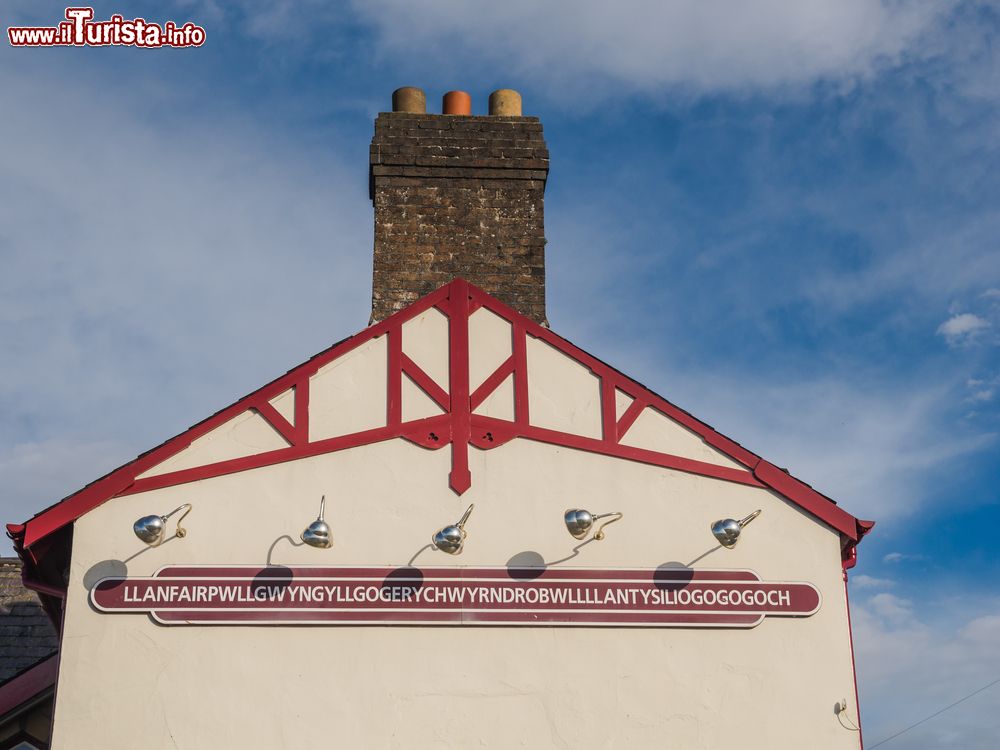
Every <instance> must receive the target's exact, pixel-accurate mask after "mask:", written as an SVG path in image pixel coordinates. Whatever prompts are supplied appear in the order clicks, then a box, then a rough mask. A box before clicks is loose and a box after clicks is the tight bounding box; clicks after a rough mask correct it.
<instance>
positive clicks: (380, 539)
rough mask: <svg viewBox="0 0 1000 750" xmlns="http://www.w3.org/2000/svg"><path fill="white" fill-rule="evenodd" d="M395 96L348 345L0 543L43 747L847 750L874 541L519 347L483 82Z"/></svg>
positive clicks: (506, 121)
mask: <svg viewBox="0 0 1000 750" xmlns="http://www.w3.org/2000/svg"><path fill="white" fill-rule="evenodd" d="M393 100H394V106H393V109H394V111H393V112H391V113H383V114H381V115H379V117H378V119H377V120H376V123H375V136H374V138H373V141H372V146H371V170H370V185H371V194H372V200H373V203H374V206H375V254H374V287H373V295H372V297H373V310H372V322H371V324H370V325H369V327H367V328H366V329H365V330H363V331H361V332H360V333H358V334H357V335H355V336H352V337H351V338H348V339H345V340H344V341H341V342H340V343H338V344H336V345H334V346H332V347H330V348H329V349H327V350H326V351H324V352H321V353H320V354H318V355H316V356H315V357H313V358H312V359H310V360H309V361H307V362H305V363H303V364H301V365H299V366H297V367H295V368H293V369H292V370H289V371H288V372H287V373H286V374H285V375H282V376H281V377H279V378H277V379H276V380H274V381H272V382H271V383H269V384H267V385H265V386H264V387H262V388H261V389H259V390H257V391H255V392H253V393H251V394H249V395H247V396H245V397H243V398H241V399H239V400H238V401H236V402H235V403H234V404H232V405H231V406H228V407H226V408H225V409H223V410H221V411H219V412H218V413H216V414H215V415H213V416H211V417H209V418H208V419H206V420H205V421H203V422H201V423H199V424H197V425H195V426H194V427H192V428H191V429H189V430H187V431H186V432H184V433H182V434H181V435H178V436H176V437H174V438H172V439H170V440H168V441H166V442H165V443H163V444H162V445H160V446H159V447H157V448H154V449H153V450H151V451H149V452H148V453H145V454H143V455H141V456H139V457H138V458H137V459H135V460H134V461H132V462H131V463H129V464H126V465H125V466H123V467H121V468H119V469H117V470H116V471H114V472H112V473H111V474H109V475H107V476H105V477H103V478H100V479H98V480H96V481H95V482H93V483H92V484H90V485H88V486H87V487H85V488H84V489H82V490H80V491H79V492H77V493H75V494H74V495H71V496H69V497H67V498H66V499H64V500H62V501H61V502H59V503H57V504H55V505H53V506H52V507H50V508H48V509H46V510H44V511H42V512H40V513H39V514H38V515H36V516H35V517H33V518H31V519H29V520H28V521H27V522H25V523H23V524H16V525H10V526H9V527H8V529H9V532H10V534H11V535H12V536H13V538H14V539H15V545H16V547H17V550H18V553H19V554H20V556H21V557H22V559H23V560H24V566H25V567H24V582H25V585H27V586H28V587H30V588H32V589H34V590H35V591H37V592H38V593H39V595H40V597H41V600H42V603H43V605H44V606H45V607H46V608H47V610H48V611H49V612H50V613H51V614H52V616H53V619H54V621H56V622H61V632H60V637H61V648H60V653H59V665H58V667H59V668H58V682H57V687H56V700H55V706H54V718H53V725H52V740H51V747H52V748H54V749H55V750H66V749H68V748H97V747H100V748H115V749H117V748H122V749H124V748H134V747H136V743H137V742H140V740H141V746H142V747H146V748H168V747H171V748H172V747H178V748H218V747H303V746H312V745H315V744H317V743H323V744H326V743H333V744H337V745H339V744H345V745H349V746H353V747H364V748H376V747H407V748H414V747H420V748H434V747H458V748H464V747H472V746H477V747H495V748H509V747H514V746H525V747H572V748H597V747H601V748H604V747H629V748H635V747H650V748H652V747H663V746H670V747H683V748H717V747H723V746H727V745H730V744H732V742H733V740H734V738H736V739H738V745H739V746H740V747H745V748H774V747H801V746H803V745H806V744H808V745H809V746H814V747H822V748H857V747H859V746H860V732H859V731H858V730H857V726H858V722H859V719H858V708H857V694H856V689H855V676H854V664H853V650H852V645H851V632H850V617H849V608H848V600H847V588H846V571H847V569H848V568H850V567H851V566H852V565H853V564H854V560H855V554H856V546H857V544H858V542H859V541H860V540H861V538H862V537H863V536H864V534H865V533H866V532H867V531H868V530H869V529H870V528H871V527H872V523H871V522H868V521H861V520H859V519H857V518H855V517H854V516H852V515H850V514H849V513H848V512H846V511H844V510H843V509H841V508H839V507H838V506H837V505H836V504H835V503H834V502H833V501H832V500H830V499H829V498H827V497H825V496H823V495H822V494H820V493H818V492H817V491H815V490H813V489H812V488H811V487H809V485H807V484H805V483H803V482H802V481H800V480H798V479H796V478H795V477H793V476H791V475H790V474H789V473H788V472H786V471H784V470H783V469H781V468H779V467H777V466H775V465H774V464H772V463H770V462H768V461H767V460H765V459H763V458H761V457H760V456H758V455H756V454H754V453H753V452H751V451H750V450H748V449H747V448H744V447H743V446H741V445H740V444H738V443H736V442H735V441H733V440H731V439H730V438H727V437H725V436H723V435H721V434H719V433H718V432H716V431H715V430H713V429H712V428H711V427H710V426H708V425H706V424H705V423H703V422H701V421H699V420H698V419H697V418H695V417H694V416H692V415H691V414H688V413H687V412H685V411H683V410H682V409H680V408H678V407H677V406H675V405H674V404H672V403H670V402H669V401H668V400H666V399H664V398H663V397H661V396H659V395H657V394H656V393H654V392H653V391H651V390H650V389H648V388H646V387H645V386H643V385H641V384H639V383H637V382H635V381H634V380H632V379H630V378H629V377H627V376H626V375H624V374H623V373H621V372H619V371H618V370H616V369H614V368H613V367H612V366H610V365H608V364H606V363H604V362H602V361H601V360H600V359H598V358H597V357H595V356H593V355H591V354H589V353H587V352H585V351H583V350H581V349H580V348H578V347H576V346H575V345H573V344H572V343H570V342H569V341H567V340H565V339H563V338H561V337H560V336H559V335H558V334H556V333H555V332H553V331H552V330H550V329H549V328H548V326H547V319H546V313H545V298H544V292H545V286H544V283H545V281H544V280H545V274H544V248H545V237H544V222H543V209H544V202H543V198H544V188H545V181H546V178H547V174H548V166H549V162H548V151H547V147H546V145H545V141H544V138H543V134H542V127H541V124H540V123H539V122H538V120H537V119H536V118H532V117H523V116H521V112H520V98H519V97H518V96H517V95H516V94H515V93H514V92H510V91H501V92H496V93H495V94H494V95H493V96H492V97H491V102H490V104H491V106H490V110H491V112H490V115H488V116H479V117H474V116H471V115H470V114H469V112H470V108H469V99H468V96H467V95H465V94H462V93H461V92H451V93H449V94H448V95H446V96H445V102H444V110H445V114H441V115H432V114H426V113H425V111H424V108H425V107H424V98H423V93H422V92H420V91H419V90H416V89H401V90H399V91H397V92H396V93H395V94H394V97H393ZM654 345H655V344H654ZM317 514H318V516H319V517H317ZM314 519H315V520H314ZM751 522H752V525H751ZM612 524H613V525H612ZM306 527H308V528H306ZM303 529H305V531H303ZM435 529H440V531H438V532H436V533H435ZM432 535H433V536H432ZM137 537H138V538H137ZM331 542H332V543H331ZM463 545H464V549H463ZM458 553H461V554H460V555H459V554H458Z"/></svg>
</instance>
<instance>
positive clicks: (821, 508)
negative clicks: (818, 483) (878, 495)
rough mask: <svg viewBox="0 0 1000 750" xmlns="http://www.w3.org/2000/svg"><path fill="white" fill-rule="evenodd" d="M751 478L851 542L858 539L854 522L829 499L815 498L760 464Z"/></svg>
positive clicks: (788, 477) (813, 492) (802, 486)
mask: <svg viewBox="0 0 1000 750" xmlns="http://www.w3.org/2000/svg"><path fill="white" fill-rule="evenodd" d="M753 473H754V476H755V477H757V479H759V480H760V481H761V482H763V483H764V484H765V485H767V486H768V487H770V488H771V489H773V490H776V491H778V492H779V493H781V494H782V495H784V496H785V497H787V498H789V499H792V500H795V502H796V503H798V505H799V506H801V507H802V508H803V509H805V510H807V511H809V512H810V513H812V514H813V515H814V516H818V517H819V518H822V519H823V520H824V521H825V522H826V523H828V524H829V525H830V526H832V527H833V528H835V529H836V530H837V531H839V532H840V533H841V534H844V535H845V536H847V537H848V538H849V539H852V540H854V541H855V542H856V541H858V540H859V539H860V538H861V535H860V532H859V530H858V519H857V518H855V517H854V516H852V515H851V514H850V513H848V512H847V511H846V510H843V509H842V508H838V507H837V506H836V505H834V504H833V502H831V501H830V499H829V498H827V497H825V496H823V495H821V494H819V493H818V492H816V490H814V489H813V488H812V487H810V486H809V485H807V484H805V483H804V482H802V481H800V480H798V479H796V478H795V477H793V476H792V475H791V474H789V473H787V472H784V471H782V470H781V469H779V468H778V467H777V466H775V465H774V464H772V463H769V462H767V461H764V460H761V461H759V462H758V463H757V466H756V467H755V468H754V470H753Z"/></svg>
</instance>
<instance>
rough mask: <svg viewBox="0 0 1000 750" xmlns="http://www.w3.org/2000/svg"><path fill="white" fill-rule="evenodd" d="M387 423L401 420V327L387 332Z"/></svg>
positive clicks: (395, 422)
mask: <svg viewBox="0 0 1000 750" xmlns="http://www.w3.org/2000/svg"><path fill="white" fill-rule="evenodd" d="M388 349H389V377H388V385H389V396H388V407H387V411H388V422H387V423H388V424H391V425H395V424H399V423H400V422H402V421H403V327H402V326H400V327H399V329H398V330H395V331H390V332H389V341H388Z"/></svg>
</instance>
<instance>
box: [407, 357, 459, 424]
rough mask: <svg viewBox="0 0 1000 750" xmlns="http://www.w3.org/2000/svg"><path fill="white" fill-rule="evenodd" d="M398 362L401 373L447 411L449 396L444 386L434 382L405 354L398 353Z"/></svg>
mask: <svg viewBox="0 0 1000 750" xmlns="http://www.w3.org/2000/svg"><path fill="white" fill-rule="evenodd" d="M400 364H401V365H402V368H403V373H404V374H405V375H406V376H407V377H408V378H409V379H410V380H412V381H413V384H414V385H416V386H417V387H418V388H419V389H420V390H422V391H423V392H424V393H426V394H427V395H428V396H430V397H431V399H433V401H434V403H435V404H437V405H438V406H440V407H441V408H442V409H444V410H445V411H448V402H449V398H448V394H447V393H446V392H445V390H444V388H442V387H441V386H439V385H438V384H437V383H435V382H434V379H433V378H432V377H431V376H430V375H428V374H427V373H426V372H424V371H423V369H422V368H421V367H420V365H418V364H417V363H416V362H414V361H413V360H412V359H410V358H409V357H407V356H406V355H405V354H400Z"/></svg>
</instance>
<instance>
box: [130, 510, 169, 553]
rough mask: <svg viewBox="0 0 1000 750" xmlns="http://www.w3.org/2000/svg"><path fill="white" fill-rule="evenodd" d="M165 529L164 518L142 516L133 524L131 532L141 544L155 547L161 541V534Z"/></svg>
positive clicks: (165, 521) (165, 520) (165, 522)
mask: <svg viewBox="0 0 1000 750" xmlns="http://www.w3.org/2000/svg"><path fill="white" fill-rule="evenodd" d="M166 529H167V519H166V517H165V516H143V517H142V518H140V519H139V520H138V521H136V522H135V523H134V524H132V531H134V532H135V535H136V536H137V537H139V539H141V540H142V541H143V542H145V543H146V544H148V545H150V546H151V547H155V546H156V545H158V544H159V543H160V542H162V541H163V534H164V532H165V531H166Z"/></svg>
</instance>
